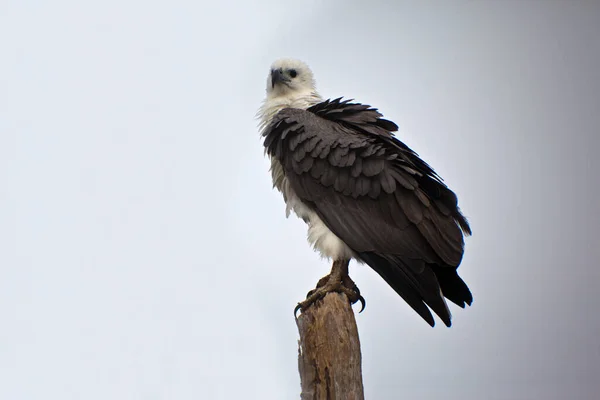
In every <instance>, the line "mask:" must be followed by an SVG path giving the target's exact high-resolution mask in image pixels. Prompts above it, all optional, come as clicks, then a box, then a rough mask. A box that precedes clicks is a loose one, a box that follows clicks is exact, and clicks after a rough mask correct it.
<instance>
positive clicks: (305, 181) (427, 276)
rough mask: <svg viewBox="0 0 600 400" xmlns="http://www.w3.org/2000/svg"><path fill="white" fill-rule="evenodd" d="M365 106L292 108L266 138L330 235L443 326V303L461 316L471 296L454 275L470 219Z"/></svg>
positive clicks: (430, 171)
mask: <svg viewBox="0 0 600 400" xmlns="http://www.w3.org/2000/svg"><path fill="white" fill-rule="evenodd" d="M396 130H397V126H396V125H395V124H394V123H393V122H390V121H388V120H385V119H382V118H381V114H380V113H379V112H378V111H377V110H376V109H373V108H371V107H370V106H368V105H362V104H357V103H350V101H348V100H347V101H341V99H336V100H333V101H330V100H327V101H325V102H322V103H319V104H317V105H315V106H313V107H311V108H309V109H308V110H300V109H292V108H286V109H284V110H282V111H280V112H279V113H278V114H277V115H276V117H275V118H274V119H273V121H272V123H271V124H270V126H269V127H268V128H267V129H266V130H265V131H264V132H263V135H264V137H265V140H264V145H265V147H266V150H267V152H268V153H269V154H270V155H271V156H272V157H275V158H276V159H278V160H279V161H280V162H281V164H282V166H283V169H284V173H285V175H286V177H287V180H288V182H289V184H290V185H291V187H292V188H293V189H294V191H295V192H296V194H297V195H298V196H299V198H300V199H301V200H302V201H303V202H304V203H306V204H308V205H310V206H311V207H312V208H313V209H314V210H315V211H316V212H317V214H318V215H319V216H320V218H321V219H322V220H323V222H324V223H325V224H326V225H327V227H328V228H329V229H330V230H331V231H332V232H333V233H335V234H336V235H337V236H338V237H339V238H340V239H342V240H343V241H344V242H345V243H346V244H347V245H348V246H349V247H350V248H351V249H352V250H354V251H355V252H356V253H357V254H358V255H359V257H360V258H361V259H362V260H363V261H365V262H367V263H368V264H369V265H370V266H371V267H372V268H373V269H375V270H376V271H377V272H378V273H379V274H380V275H381V276H382V277H383V278H384V279H385V280H386V281H387V282H388V284H390V286H392V287H393V288H394V289H395V290H396V292H398V294H400V295H401V296H402V297H403V298H404V299H405V300H406V301H407V302H408V303H409V304H410V305H411V306H412V307H413V308H414V309H415V310H416V311H417V312H418V313H419V314H420V315H421V316H422V317H423V318H424V319H426V320H427V321H428V322H429V323H430V324H432V325H433V318H432V317H431V314H430V313H429V311H428V310H427V307H425V305H424V304H423V303H426V304H428V305H429V306H430V307H431V308H432V309H433V310H434V311H435V312H436V313H437V314H438V315H440V317H441V318H442V319H443V320H444V322H445V323H446V325H449V324H450V315H449V311H448V310H447V307H446V305H445V302H444V300H443V296H440V287H441V290H442V291H443V292H444V293H443V295H444V296H445V297H447V298H448V299H450V300H451V301H453V302H455V303H456V304H458V305H459V306H461V307H464V304H465V303H467V304H470V303H471V301H472V297H471V293H470V291H469V290H468V288H467V286H466V285H465V284H464V282H463V281H462V280H461V279H460V278H459V277H458V275H457V274H456V268H457V267H458V265H459V264H460V262H461V259H462V255H463V249H464V239H463V233H464V234H470V233H471V231H470V228H469V224H468V222H467V220H466V219H465V217H464V216H463V215H462V214H461V212H460V210H459V208H458V206H457V198H456V195H455V194H454V193H453V192H452V191H451V190H450V189H448V188H447V187H446V185H445V184H444V183H443V182H442V181H441V179H440V178H439V177H438V176H437V175H436V173H435V172H434V171H433V169H432V168H431V167H430V166H429V165H427V164H426V163H425V162H424V161H422V160H421V159H420V158H419V157H418V155H417V154H416V153H415V152H413V151H412V150H411V149H410V148H408V146H406V145H405V144H404V143H402V142H400V141H399V140H397V139H396V138H395V137H394V136H393V135H392V134H391V132H393V131H396Z"/></svg>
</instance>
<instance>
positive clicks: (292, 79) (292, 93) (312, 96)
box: [257, 58, 323, 130]
mask: <svg viewBox="0 0 600 400" xmlns="http://www.w3.org/2000/svg"><path fill="white" fill-rule="evenodd" d="M321 101H323V99H322V98H321V96H320V95H319V94H318V93H317V91H316V89H315V78H314V77H313V73H312V71H311V70H310V68H308V65H306V64H305V63H303V62H302V61H300V60H294V59H292V58H282V59H279V60H277V61H275V62H274V63H273V64H272V65H271V69H270V71H269V76H268V77H267V97H266V98H265V100H264V102H263V104H262V106H261V108H260V109H259V110H258V113H257V116H258V117H259V118H260V120H261V122H260V129H261V130H263V129H264V128H266V127H267V126H268V124H269V123H270V122H271V119H272V118H273V117H274V116H275V115H276V114H277V113H278V112H279V111H281V110H282V109H283V108H286V107H293V108H300V109H304V110H305V109H307V108H308V107H310V106H312V105H315V104H317V103H320V102H321Z"/></svg>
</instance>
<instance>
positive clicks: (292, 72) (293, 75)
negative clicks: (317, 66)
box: [290, 69, 298, 78]
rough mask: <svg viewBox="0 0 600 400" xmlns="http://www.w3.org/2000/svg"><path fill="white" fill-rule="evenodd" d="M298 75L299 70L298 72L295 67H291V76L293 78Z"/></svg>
mask: <svg viewBox="0 0 600 400" xmlns="http://www.w3.org/2000/svg"><path fill="white" fill-rule="evenodd" d="M297 75H298V72H296V70H295V69H290V76H291V77H292V78H295V77H296V76H297Z"/></svg>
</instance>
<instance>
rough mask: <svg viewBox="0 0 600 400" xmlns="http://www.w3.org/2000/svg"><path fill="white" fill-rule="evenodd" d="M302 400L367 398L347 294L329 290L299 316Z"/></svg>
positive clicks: (356, 333) (353, 399)
mask: <svg viewBox="0 0 600 400" xmlns="http://www.w3.org/2000/svg"><path fill="white" fill-rule="evenodd" d="M297 325H298V331H299V332H300V340H299V342H298V369H299V370H300V380H301V387H302V393H301V395H300V398H301V399H302V400H364V398H365V397H364V393H363V382H362V370H361V354H360V341H359V339H358V329H357V327H356V320H355V318H354V311H353V310H352V307H351V305H350V302H349V301H348V298H347V297H346V295H345V294H340V293H328V294H327V295H326V296H325V298H324V299H323V300H320V301H318V302H316V303H315V304H313V305H311V306H310V307H308V309H307V310H306V311H304V312H302V314H301V315H300V317H299V318H298V320H297Z"/></svg>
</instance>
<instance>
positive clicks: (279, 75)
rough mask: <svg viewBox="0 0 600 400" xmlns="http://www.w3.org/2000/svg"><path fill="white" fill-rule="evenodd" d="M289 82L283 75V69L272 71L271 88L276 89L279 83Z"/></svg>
mask: <svg viewBox="0 0 600 400" xmlns="http://www.w3.org/2000/svg"><path fill="white" fill-rule="evenodd" d="M288 80H289V79H286V77H285V76H284V75H283V71H282V70H281V68H279V69H273V70H271V88H274V87H275V85H276V84H277V83H285V82H287V81H288Z"/></svg>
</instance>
